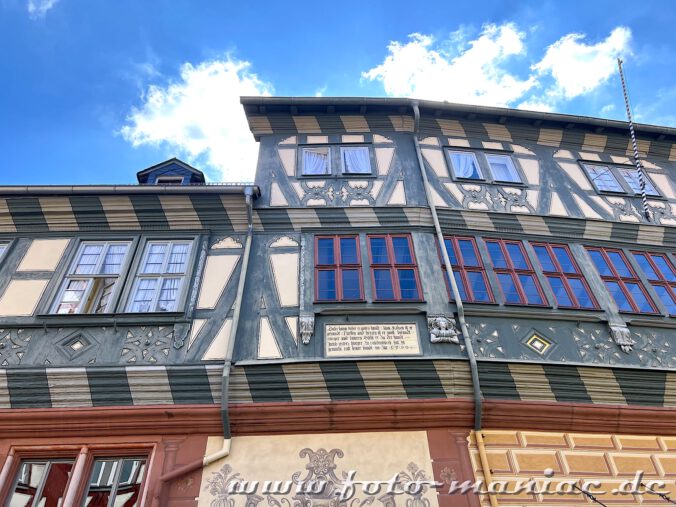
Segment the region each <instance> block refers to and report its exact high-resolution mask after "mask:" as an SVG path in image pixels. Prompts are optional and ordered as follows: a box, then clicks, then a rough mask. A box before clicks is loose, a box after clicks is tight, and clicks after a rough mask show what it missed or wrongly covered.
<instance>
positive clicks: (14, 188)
mask: <svg viewBox="0 0 676 507" xmlns="http://www.w3.org/2000/svg"><path fill="white" fill-rule="evenodd" d="M249 189H251V190H252V191H253V193H254V195H255V196H258V195H260V189H259V188H258V186H257V185H253V184H249V185H247V184H241V183H236V184H221V183H216V184H210V185H185V186H181V185H70V186H67V185H53V186H52V185H35V186H33V185H11V186H0V195H1V196H8V195H12V196H14V195H16V196H25V197H28V196H31V195H108V194H116V195H119V194H245V193H246V192H247V191H248V190H249Z"/></svg>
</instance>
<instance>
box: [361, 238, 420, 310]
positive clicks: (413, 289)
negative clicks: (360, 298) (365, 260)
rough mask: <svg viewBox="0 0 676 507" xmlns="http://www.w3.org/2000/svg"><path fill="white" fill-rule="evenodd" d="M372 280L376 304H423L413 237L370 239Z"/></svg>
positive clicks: (368, 239)
mask: <svg viewBox="0 0 676 507" xmlns="http://www.w3.org/2000/svg"><path fill="white" fill-rule="evenodd" d="M367 241H368V245H369V258H370V268H371V280H372V282H373V289H374V300H375V301H419V300H420V299H421V291H420V282H419V280H418V267H417V265H416V262H415V255H414V253H413V243H412V241H411V236H410V235H408V234H402V235H369V236H368V237H367Z"/></svg>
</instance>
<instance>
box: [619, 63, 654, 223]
mask: <svg viewBox="0 0 676 507" xmlns="http://www.w3.org/2000/svg"><path fill="white" fill-rule="evenodd" d="M617 66H618V67H619V69H620V80H621V81H622V93H623V94H624V105H625V107H626V108H627V120H628V121H629V135H630V136H631V144H632V146H633V148H634V163H635V164H636V171H638V184H639V186H640V188H641V200H642V202H643V213H644V214H645V217H646V220H648V221H650V211H649V210H648V199H647V197H646V195H645V177H644V175H643V165H642V164H641V160H640V159H639V153H638V144H637V143H636V134H635V132H634V122H633V121H632V119H631V105H630V104H629V93H628V92H627V83H626V82H625V80H624V71H623V70H622V59H621V58H618V59H617Z"/></svg>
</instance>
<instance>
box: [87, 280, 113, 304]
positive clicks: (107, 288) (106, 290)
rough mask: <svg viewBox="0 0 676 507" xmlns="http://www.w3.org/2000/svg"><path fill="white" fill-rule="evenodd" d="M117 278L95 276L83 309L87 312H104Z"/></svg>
mask: <svg viewBox="0 0 676 507" xmlns="http://www.w3.org/2000/svg"><path fill="white" fill-rule="evenodd" d="M116 282H117V278H95V279H94V281H93V283H92V290H91V292H90V294H89V298H88V301H87V305H86V307H85V308H84V310H83V311H85V312H87V313H104V312H105V311H106V308H107V307H108V303H109V302H110V297H111V296H112V295H113V289H115V283H116Z"/></svg>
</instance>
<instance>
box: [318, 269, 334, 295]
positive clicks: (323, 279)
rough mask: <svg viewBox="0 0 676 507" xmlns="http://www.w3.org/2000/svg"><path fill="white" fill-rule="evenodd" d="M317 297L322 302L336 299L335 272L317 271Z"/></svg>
mask: <svg viewBox="0 0 676 507" xmlns="http://www.w3.org/2000/svg"><path fill="white" fill-rule="evenodd" d="M317 297H318V298H319V299H322V300H335V299H336V272H335V271H324V270H322V271H317Z"/></svg>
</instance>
